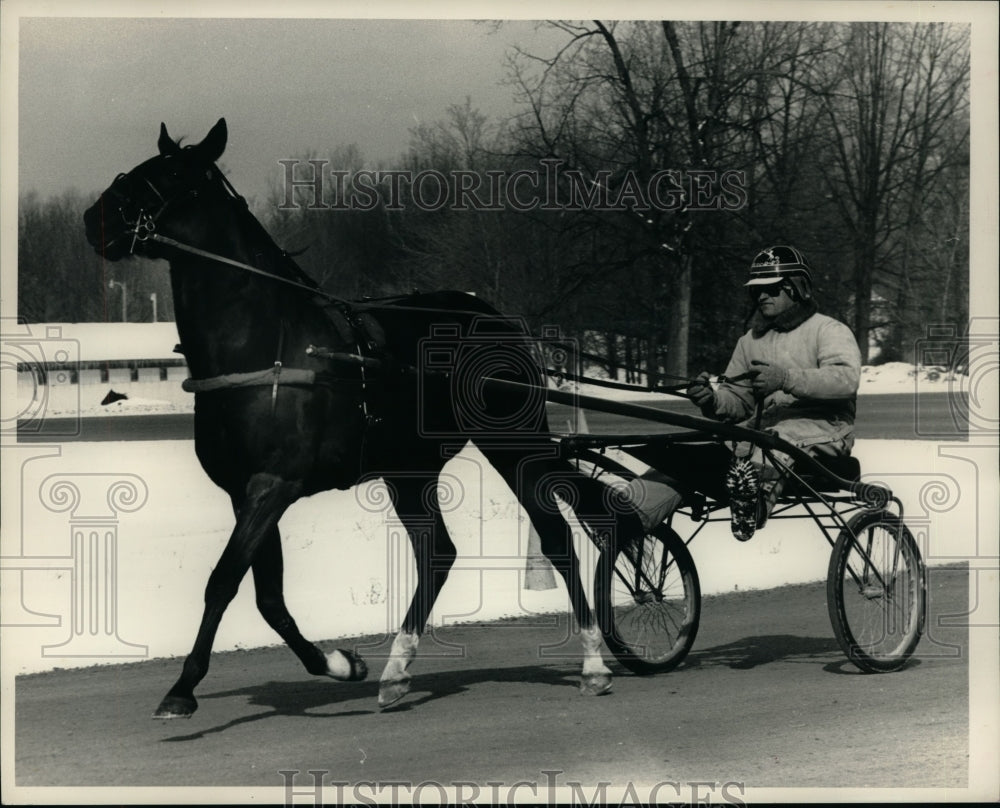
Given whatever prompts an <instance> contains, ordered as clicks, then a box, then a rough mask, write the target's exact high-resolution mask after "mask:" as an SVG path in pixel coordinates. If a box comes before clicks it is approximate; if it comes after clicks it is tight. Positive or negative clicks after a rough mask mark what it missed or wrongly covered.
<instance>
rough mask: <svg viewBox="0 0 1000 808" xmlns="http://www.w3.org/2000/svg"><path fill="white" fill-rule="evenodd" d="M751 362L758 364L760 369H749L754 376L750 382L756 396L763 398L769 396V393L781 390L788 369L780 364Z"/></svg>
mask: <svg viewBox="0 0 1000 808" xmlns="http://www.w3.org/2000/svg"><path fill="white" fill-rule="evenodd" d="M751 364H753V365H759V366H760V370H754V371H751V373H753V374H754V376H753V379H752V381H751V382H750V384H751V385H752V386H753V391H754V393H755V394H756V395H757V396H758V397H760V398H764V397H766V396H769V395H771V393H773V392H775V391H777V390H781V389H782V388H783V387H784V386H785V380H786V379H787V378H788V371H787V370H786V369H785V368H783V367H781V365H770V364H768V363H767V362H757V361H754V362H751Z"/></svg>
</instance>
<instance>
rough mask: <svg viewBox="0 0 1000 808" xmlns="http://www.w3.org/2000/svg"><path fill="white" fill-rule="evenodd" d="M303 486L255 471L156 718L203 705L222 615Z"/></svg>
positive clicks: (183, 715)
mask: <svg viewBox="0 0 1000 808" xmlns="http://www.w3.org/2000/svg"><path fill="white" fill-rule="evenodd" d="M298 490H299V489H298V486H297V485H295V484H293V483H289V482H287V481H285V480H282V479H281V478H280V477H277V476H275V475H272V474H256V475H254V476H253V477H252V478H251V480H250V482H249V483H248V484H247V488H246V497H245V499H244V500H243V502H242V504H241V507H240V509H239V514H238V515H237V519H236V527H235V528H233V532H232V534H231V535H230V537H229V542H228V543H227V544H226V549H225V550H223V552H222V557H221V558H220V559H219V563H218V564H217V565H216V567H215V569H214V570H213V571H212V574H211V575H210V576H209V578H208V585H207V586H206V587H205V609H204V611H203V613H202V618H201V624H200V626H199V627H198V635H197V636H196V637H195V641H194V647H193V648H192V649H191V653H190V654H188V656H187V658H186V659H185V660H184V667H183V669H182V671H181V675H180V678H178V680H177V681H176V683H175V684H174V686H173V687H172V688H170V690H169V691H168V692H167V695H166V696H164V698H163V701H161V702H160V705H159V706H158V707H157V709H156V712H155V713H153V717H154V718H190V717H191V715H192V714H193V713H194V711H195V710H197V709H198V701H197V700H196V699H195V696H194V689H195V687H197V685H198V683H199V682H201V680H202V679H204V678H205V674H206V673H208V666H209V660H210V657H211V653H212V644H213V643H214V642H215V635H216V632H217V631H218V629H219V623H220V622H221V621H222V615H223V614H225V611H226V608H227V607H228V606H229V604H230V602H231V601H232V599H233V598H234V597H235V596H236V592H237V590H238V589H239V586H240V581H242V580H243V577H244V576H245V575H246V573H247V570H248V569H249V568H250V565H251V564H252V563H253V560H254V558H255V556H256V554H257V552H258V550H259V549H260V546H261V544H262V543H263V542H264V541H265V540H266V538H267V537H268V535H269V534H270V533H271V531H272V530H273V529H274V528H275V527H276V526H277V524H278V520H279V519H280V518H281V515H282V514H283V513H284V512H285V509H286V508H287V507H288V506H289V505H290V504H291V503H292V502H294V501H295V499H296V497H297V496H298Z"/></svg>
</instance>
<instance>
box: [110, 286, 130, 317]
mask: <svg viewBox="0 0 1000 808" xmlns="http://www.w3.org/2000/svg"><path fill="white" fill-rule="evenodd" d="M116 286H117V287H119V288H120V289H121V290H122V322H123V323H127V322H128V290H127V289H126V288H125V284H124V283H122V282H121V281H108V288H109V289H114V288H115V287H116Z"/></svg>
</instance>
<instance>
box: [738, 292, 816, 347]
mask: <svg viewBox="0 0 1000 808" xmlns="http://www.w3.org/2000/svg"><path fill="white" fill-rule="evenodd" d="M818 310H819V309H818V308H817V306H816V301H815V300H813V299H811V298H810V299H809V300H803V301H801V302H799V303H797V304H796V305H794V306H792V307H791V308H790V309H786V310H785V311H783V312H781V314H779V315H778V316H777V317H771V318H768V317H765V316H764V315H763V314H761V313H760V310H755V311H754V313H753V316H752V317H751V318H750V329H751V331H752V332H753V335H754V336H755V337H762V336H764V334H766V333H767V332H768V331H770V330H772V329H773V330H775V331H779V332H785V331H793V330H795V329H796V328H798V327H799V326H800V325H802V323H804V322H805V321H806V320H808V319H809V318H810V317H812V316H813V315H814V314H815V313H816V312H817V311H818Z"/></svg>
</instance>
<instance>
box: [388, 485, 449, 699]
mask: <svg viewBox="0 0 1000 808" xmlns="http://www.w3.org/2000/svg"><path fill="white" fill-rule="evenodd" d="M386 483H387V485H388V486H389V490H390V491H392V492H393V504H394V506H395V509H396V514H397V516H398V517H399V520H400V521H401V522H402V523H403V526H404V527H405V528H406V532H407V535H408V536H409V539H410V544H411V545H412V547H413V554H414V556H415V558H416V566H417V586H416V589H415V590H414V592H413V598H412V599H411V601H410V607H409V609H408V610H407V612H406V617H405V618H404V619H403V625H402V627H401V628H400V630H399V633H398V634H397V635H396V637H395V639H394V640H393V642H392V647H391V649H390V651H389V660H388V662H387V663H386V666H385V669H384V670H383V671H382V678H381V679H380V682H379V693H378V705H379V708H380V709H383V710H384V709H386V708H388V707H392V706H393V705H394V704H396V703H397V702H398V701H399V700H400V699H402V698H403V697H404V696H405V695H406V694H407V693H409V692H410V673H409V667H410V663H411V662H413V659H414V658H415V657H416V654H417V646H418V644H419V642H420V635H421V634H422V633H423V630H424V627H425V626H426V624H427V618H428V617H429V616H430V613H431V609H433V608H434V603H435V601H436V600H437V596H438V594H439V593H440V591H441V587H443V586H444V582H445V581H446V580H447V578H448V573H449V571H450V570H451V568H452V566H453V565H454V563H455V555H456V552H455V545H454V544H453V543H452V541H451V537H450V536H449V535H448V531H447V529H446V527H445V524H444V520H443V519H442V518H441V511H440V509H439V508H438V507H437V503H436V501H435V497H434V491H433V487H434V486H436V484H437V475H434V476H431V477H424V476H419V477H399V478H387V479H386Z"/></svg>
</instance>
